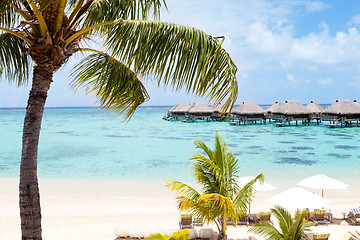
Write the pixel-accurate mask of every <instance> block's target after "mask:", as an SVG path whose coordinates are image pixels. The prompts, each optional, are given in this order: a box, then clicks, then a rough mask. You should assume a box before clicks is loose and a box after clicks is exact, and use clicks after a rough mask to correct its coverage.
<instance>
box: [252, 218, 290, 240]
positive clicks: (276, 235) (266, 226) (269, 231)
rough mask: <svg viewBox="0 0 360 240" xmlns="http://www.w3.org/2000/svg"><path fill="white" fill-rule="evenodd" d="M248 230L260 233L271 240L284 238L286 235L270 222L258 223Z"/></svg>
mask: <svg viewBox="0 0 360 240" xmlns="http://www.w3.org/2000/svg"><path fill="white" fill-rule="evenodd" d="M248 232H250V233H255V234H258V235H259V236H261V237H265V238H266V239H271V240H284V239H288V238H284V236H283V235H282V234H281V233H280V232H279V231H277V230H276V228H275V227H274V226H273V225H272V224H271V223H269V222H265V221H263V222H260V223H256V224H255V226H253V227H251V228H250V229H249V230H248Z"/></svg>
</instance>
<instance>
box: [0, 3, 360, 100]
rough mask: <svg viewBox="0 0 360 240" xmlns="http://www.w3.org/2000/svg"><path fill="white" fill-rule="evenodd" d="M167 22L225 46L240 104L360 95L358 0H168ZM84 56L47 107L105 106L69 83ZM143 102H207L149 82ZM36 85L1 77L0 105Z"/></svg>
mask: <svg viewBox="0 0 360 240" xmlns="http://www.w3.org/2000/svg"><path fill="white" fill-rule="evenodd" d="M166 3H167V6H168V12H167V11H165V10H164V11H163V12H162V15H161V20H162V21H165V22H172V23H176V24H182V25H186V26H190V27H195V28H198V29H200V30H203V31H204V32H206V33H207V34H209V35H212V36H225V42H224V44H223V46H224V48H225V49H226V51H228V52H229V53H230V55H231V57H232V59H233V61H234V62H235V64H236V65H237V67H238V73H237V79H238V83H239V97H238V100H237V103H238V104H240V103H242V102H243V101H255V102H257V103H258V104H271V103H273V102H275V101H285V100H299V101H300V102H302V103H304V104H306V103H308V102H310V101H311V100H314V101H316V102H318V103H332V102H334V101H335V100H337V99H350V100H354V99H357V100H360V1H359V0H347V1H344V0H328V1H311V0H290V1H289V0H167V1H166ZM79 59H80V57H79V56H77V57H74V59H72V60H71V61H70V62H69V64H68V65H67V66H65V67H63V68H62V69H61V70H59V71H58V72H57V73H56V74H55V76H54V82H53V84H52V86H51V89H50V92H49V97H48V100H47V104H46V106H47V107H64V106H98V103H97V102H96V99H95V98H93V97H91V96H86V95H85V94H84V92H83V91H82V90H77V91H75V90H74V89H72V88H71V87H69V80H68V77H67V76H68V74H69V72H70V71H71V67H72V66H73V65H74V64H75V63H76V60H79ZM145 86H146V87H147V90H148V92H149V95H150V100H149V101H148V102H146V103H144V104H143V105H144V106H161V105H165V106H169V105H174V104H176V103H177V102H195V101H204V102H207V103H208V104H210V105H211V103H209V102H208V100H207V99H202V98H197V97H195V96H194V95H191V94H185V93H184V92H176V91H172V90H171V89H165V88H163V87H160V88H158V87H157V86H156V85H154V84H153V83H151V82H150V81H149V82H145ZM28 92H29V86H25V87H24V86H22V87H19V88H18V87H17V86H14V85H9V84H8V82H7V81H6V80H4V79H0V107H25V106H26V102H27V97H28Z"/></svg>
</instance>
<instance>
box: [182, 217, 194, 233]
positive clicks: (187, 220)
mask: <svg viewBox="0 0 360 240" xmlns="http://www.w3.org/2000/svg"><path fill="white" fill-rule="evenodd" d="M179 226H180V229H185V228H194V226H193V221H192V215H191V214H182V215H181V218H180V222H179Z"/></svg>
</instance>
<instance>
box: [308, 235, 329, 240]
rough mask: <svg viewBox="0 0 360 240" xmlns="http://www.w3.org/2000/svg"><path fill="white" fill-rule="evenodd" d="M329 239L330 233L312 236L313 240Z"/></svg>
mask: <svg viewBox="0 0 360 240" xmlns="http://www.w3.org/2000/svg"><path fill="white" fill-rule="evenodd" d="M329 237H330V233H325V234H316V233H314V235H313V238H312V239H313V240H328V239H329Z"/></svg>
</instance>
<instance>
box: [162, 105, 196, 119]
mask: <svg viewBox="0 0 360 240" xmlns="http://www.w3.org/2000/svg"><path fill="white" fill-rule="evenodd" d="M193 105H194V103H177V104H176V105H175V106H174V107H172V108H171V109H170V110H169V111H168V114H167V116H165V117H163V119H165V120H171V119H176V120H179V119H184V118H186V113H187V112H188V111H189V110H190V108H191V107H192V106H193Z"/></svg>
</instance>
